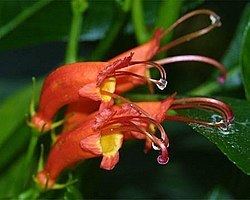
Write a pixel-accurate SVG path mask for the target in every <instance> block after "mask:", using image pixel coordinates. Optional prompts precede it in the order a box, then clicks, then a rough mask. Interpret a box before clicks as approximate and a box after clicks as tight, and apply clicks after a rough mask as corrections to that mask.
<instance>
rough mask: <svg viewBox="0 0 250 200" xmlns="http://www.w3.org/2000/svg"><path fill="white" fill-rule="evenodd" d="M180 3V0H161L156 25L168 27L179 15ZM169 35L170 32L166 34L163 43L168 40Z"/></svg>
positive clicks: (181, 2)
mask: <svg viewBox="0 0 250 200" xmlns="http://www.w3.org/2000/svg"><path fill="white" fill-rule="evenodd" d="M182 4H183V1H182V0H163V1H162V3H161V4H160V8H159V11H158V13H159V15H158V18H157V21H156V27H161V28H168V27H169V26H170V25H172V24H173V23H174V22H175V21H176V20H177V18H178V17H179V14H180V11H181V6H182ZM171 36H172V34H169V35H167V36H166V37H165V38H164V39H163V43H167V42H169V40H170V39H171Z"/></svg>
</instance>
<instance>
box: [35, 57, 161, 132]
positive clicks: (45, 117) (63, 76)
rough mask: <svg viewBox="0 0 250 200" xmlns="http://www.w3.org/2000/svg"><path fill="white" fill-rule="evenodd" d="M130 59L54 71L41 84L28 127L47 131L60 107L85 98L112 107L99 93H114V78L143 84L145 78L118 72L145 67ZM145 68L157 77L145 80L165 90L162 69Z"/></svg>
mask: <svg viewBox="0 0 250 200" xmlns="http://www.w3.org/2000/svg"><path fill="white" fill-rule="evenodd" d="M132 56H133V53H130V55H128V56H127V57H124V58H123V59H117V60H116V61H114V62H85V63H74V64H69V65H65V66H62V67H60V68H58V69H56V70H55V71H54V72H52V73H51V74H49V76H48V77H47V78H46V79H45V81H44V85H43V88H42V92H41V96H40V102H39V107H38V111H37V113H36V114H35V115H34V116H32V120H31V124H32V126H33V127H35V128H36V129H38V130H40V131H46V130H49V129H50V128H51V122H52V119H53V117H54V115H55V114H56V112H57V111H58V110H59V109H60V108H61V107H63V106H64V105H67V104H70V103H73V102H77V101H80V100H81V101H84V100H83V99H85V100H86V98H87V99H92V100H93V101H101V102H102V103H103V104H102V105H104V107H105V106H106V104H110V103H111V104H112V98H111V97H110V96H109V95H105V94H104V93H103V92H110V93H114V92H115V90H116V78H117V77H120V76H127V77H129V76H134V77H136V78H137V79H139V80H140V81H141V82H145V80H146V77H143V76H140V75H137V74H134V73H132V72H128V71H122V69H123V68H127V67H128V66H133V65H137V64H140V63H145V62H144V61H142V62H136V63H133V62H131V59H132ZM146 64H152V65H154V66H156V67H157V68H158V69H159V71H160V73H161V79H160V80H159V81H158V80H154V79H148V80H149V81H152V82H154V83H156V84H157V85H158V86H159V87H163V88H164V87H165V86H166V85H165V84H166V81H165V79H166V73H165V71H164V69H163V68H162V67H161V66H160V65H159V64H156V63H151V62H146ZM143 67H144V66H143Z"/></svg>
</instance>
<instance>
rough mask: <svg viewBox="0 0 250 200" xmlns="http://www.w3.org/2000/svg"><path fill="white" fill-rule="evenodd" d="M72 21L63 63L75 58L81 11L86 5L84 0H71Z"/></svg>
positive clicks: (81, 18) (70, 61) (74, 60)
mask: <svg viewBox="0 0 250 200" xmlns="http://www.w3.org/2000/svg"><path fill="white" fill-rule="evenodd" d="M71 6H72V21H71V29H70V34H69V42H68V45H67V49H66V56H65V63H73V62H76V60H77V53H78V42H79V37H80V34H81V28H82V20H83V13H84V12H85V10H86V9H87V7H88V3H87V1H86V0H72V1H71Z"/></svg>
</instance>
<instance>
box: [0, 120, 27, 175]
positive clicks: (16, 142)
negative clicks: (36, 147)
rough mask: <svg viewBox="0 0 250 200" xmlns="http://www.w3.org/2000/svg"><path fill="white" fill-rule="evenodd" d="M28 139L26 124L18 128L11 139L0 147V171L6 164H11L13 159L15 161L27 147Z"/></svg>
mask: <svg viewBox="0 0 250 200" xmlns="http://www.w3.org/2000/svg"><path fill="white" fill-rule="evenodd" d="M29 138H30V129H29V127H27V125H26V124H23V125H21V126H18V127H17V130H16V131H14V133H13V134H12V135H11V138H10V139H8V140H7V141H6V142H5V143H4V144H3V145H2V146H1V147H0V157H1V159H0V170H3V168H6V167H8V164H10V162H13V159H16V158H17V157H18V156H19V155H20V154H21V152H23V151H24V149H25V148H26V147H27V146H28V141H29Z"/></svg>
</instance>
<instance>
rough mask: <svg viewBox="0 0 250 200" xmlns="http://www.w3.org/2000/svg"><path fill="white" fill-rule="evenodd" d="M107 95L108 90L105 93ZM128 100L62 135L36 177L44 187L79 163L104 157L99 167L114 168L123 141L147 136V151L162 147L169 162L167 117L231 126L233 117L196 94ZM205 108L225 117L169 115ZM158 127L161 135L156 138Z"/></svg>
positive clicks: (228, 110)
mask: <svg viewBox="0 0 250 200" xmlns="http://www.w3.org/2000/svg"><path fill="white" fill-rule="evenodd" d="M106 95H108V93H106ZM110 96H113V97H114V96H115V97H118V98H121V99H122V100H125V101H126V103H125V104H123V105H122V106H112V107H110V108H107V109H103V110H102V111H98V112H97V113H94V114H91V115H90V116H89V117H88V118H87V120H86V121H85V122H84V123H83V124H82V125H81V126H79V127H78V128H76V129H74V130H73V131H70V132H65V133H63V134H61V135H60V136H59V138H58V140H57V142H56V143H55V144H54V146H53V148H52V150H51V151H50V154H49V157H48V160H47V163H46V165H45V168H44V169H43V170H42V171H41V172H39V173H38V175H37V177H36V179H37V182H38V183H39V184H40V185H41V186H42V187H48V188H51V187H53V184H54V183H55V181H56V179H57V177H58V176H59V174H60V173H61V171H62V170H64V169H65V168H67V167H69V166H72V165H75V164H76V163H77V162H79V161H81V160H85V159H89V158H93V157H99V156H102V157H103V158H102V162H101V165H100V167H101V168H103V169H106V170H111V169H113V168H114V167H115V165H116V164H117V163H118V161H119V152H118V151H119V149H120V148H121V146H122V143H123V140H128V139H145V140H146V151H148V150H149V149H150V148H151V145H152V146H153V148H154V149H156V150H160V155H159V156H158V158H157V161H158V163H160V164H166V163H167V162H168V160H169V157H168V151H167V147H168V146H169V140H168V137H167V135H166V133H165V131H164V129H163V127H162V126H161V125H160V123H161V122H163V121H164V120H174V121H183V122H187V123H198V124H201V125H205V126H214V127H223V128H225V127H228V126H229V124H230V123H231V122H232V120H233V118H234V117H233V112H232V111H231V108H230V107H229V106H228V105H227V104H225V103H223V102H221V101H219V100H216V99H211V98H203V97H194V98H183V99H176V98H175V97H174V96H175V95H172V96H171V97H169V98H167V99H166V100H163V101H161V102H139V103H136V104H134V103H132V102H128V101H127V100H126V99H124V98H122V97H119V96H117V95H114V94H111V93H110ZM190 108H191V109H192V108H195V109H196V108H198V109H206V110H212V111H215V112H218V113H219V114H220V115H221V117H222V120H221V121H219V122H209V121H204V120H200V119H192V118H188V117H184V116H179V115H174V116H169V115H168V114H167V111H168V110H169V109H174V110H177V111H178V110H179V109H190ZM156 129H158V130H159V131H160V133H161V137H160V138H157V137H156V135H155V131H156Z"/></svg>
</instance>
